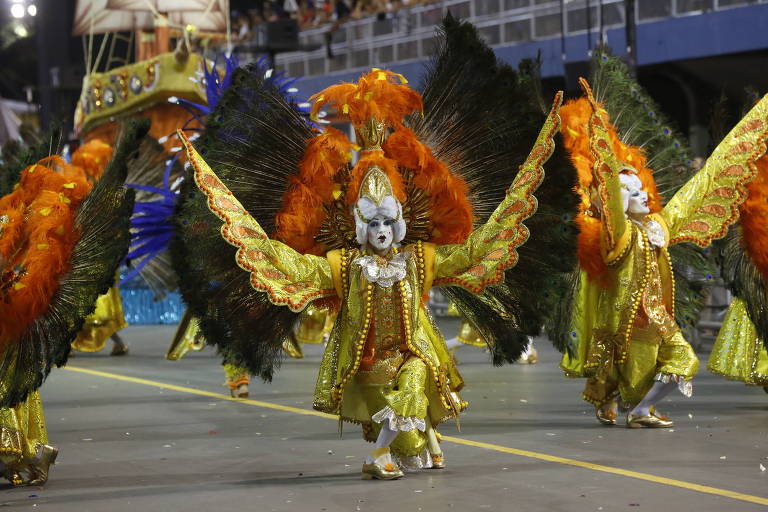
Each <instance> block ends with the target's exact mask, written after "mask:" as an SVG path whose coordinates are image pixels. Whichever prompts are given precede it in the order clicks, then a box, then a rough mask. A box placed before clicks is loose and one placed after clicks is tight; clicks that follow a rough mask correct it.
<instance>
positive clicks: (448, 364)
mask: <svg viewBox="0 0 768 512" xmlns="http://www.w3.org/2000/svg"><path fill="white" fill-rule="evenodd" d="M393 78H395V79H396V77H395V76H394V75H392V74H391V73H389V72H386V71H378V70H374V71H373V72H372V73H371V74H370V75H367V76H366V77H364V78H363V79H361V82H360V83H359V84H358V85H357V86H355V87H354V89H352V96H354V95H358V96H363V95H365V94H368V93H369V92H373V94H377V93H378V91H376V89H373V88H371V89H370V90H366V89H365V87H366V86H367V85H368V84H374V85H376V86H379V87H381V86H384V87H383V89H384V91H386V92H387V93H394V94H398V93H400V94H408V93H407V91H405V90H404V89H407V87H405V86H402V85H401V86H398V85H395V84H394V83H392V79H393ZM366 82H367V83H366ZM340 87H341V86H340ZM344 87H346V86H344ZM349 91H350V89H349V88H347V89H346V90H345V91H339V89H333V88H331V89H329V90H326V91H324V92H323V93H321V94H320V95H318V96H317V97H316V98H319V99H316V103H315V108H319V106H321V105H322V104H324V100H323V98H324V97H325V98H328V99H327V100H326V101H332V102H336V101H337V99H336V98H339V97H345V96H341V95H343V94H344V93H347V94H348V93H349ZM379 94H381V93H379ZM335 95H339V96H336V97H334V96H335ZM329 98H333V99H329ZM411 98H413V96H411ZM416 98H417V97H416ZM350 99H351V96H350ZM374 101H378V102H379V103H378V106H379V108H382V110H381V111H379V115H380V116H382V118H383V119H380V118H377V117H372V113H371V111H370V110H367V111H365V112H364V113H363V114H364V117H365V119H364V121H363V122H360V121H358V119H359V117H358V118H355V117H353V119H352V120H353V122H356V127H357V129H358V136H359V139H358V140H360V141H361V142H363V148H362V150H361V160H360V162H358V164H357V166H356V167H355V169H353V170H352V176H355V174H358V175H359V174H361V173H363V172H364V174H363V176H362V178H361V179H360V181H359V182H358V184H357V186H356V187H355V186H354V181H353V182H352V183H351V184H350V191H354V192H355V193H356V194H357V200H356V202H355V203H354V208H353V212H354V221H355V240H356V242H357V244H358V246H359V248H355V249H340V250H333V251H331V252H329V253H328V254H327V256H326V257H324V258H323V257H319V256H313V255H308V254H304V255H302V254H301V253H299V252H297V251H295V250H294V249H291V248H290V246H288V245H286V244H283V243H281V242H278V241H277V240H274V239H270V238H267V237H266V234H265V233H264V231H263V229H262V228H261V226H260V225H259V224H258V223H257V222H256V221H255V220H254V219H253V217H251V216H250V215H249V214H248V213H247V212H246V211H245V210H244V209H243V208H242V207H241V206H240V204H239V202H238V201H237V199H236V198H235V197H234V196H233V195H232V194H231V193H230V192H229V190H228V189H227V188H226V187H225V186H224V185H223V184H222V183H221V182H220V181H219V180H218V178H217V177H216V175H215V174H214V173H213V172H212V171H211V169H210V168H209V167H208V165H207V164H206V163H205V161H204V160H203V159H202V158H201V157H200V156H199V155H198V154H197V153H196V151H195V150H194V149H193V148H192V146H191V145H189V144H187V151H188V157H189V160H190V162H191V163H192V165H193V166H194V168H195V180H196V182H197V184H198V186H199V187H200V189H201V190H202V191H203V192H204V193H205V194H206V195H207V196H208V198H209V199H208V201H209V206H210V207H211V209H212V211H213V212H214V213H215V214H216V215H217V216H218V217H219V218H221V219H222V220H223V221H224V222H225V228H224V234H225V238H226V239H227V240H228V241H229V242H230V243H231V244H233V245H235V246H236V247H238V259H239V261H240V266H241V267H243V268H245V269H248V270H249V271H250V272H251V276H252V284H253V286H254V288H255V289H256V290H260V291H262V292H265V293H267V294H268V297H269V300H270V301H271V302H272V303H273V304H280V305H285V306H287V307H289V308H290V309H292V310H294V311H300V310H301V309H303V308H304V307H306V305H307V304H308V303H309V302H310V301H312V300H316V299H319V298H322V297H337V298H338V299H340V307H341V310H340V314H339V317H338V320H337V323H336V327H335V328H334V331H333V332H332V334H331V339H330V341H329V343H328V347H327V349H326V351H325V355H324V357H323V362H322V364H321V369H320V375H319V377H318V383H317V388H316V391H315V401H314V405H315V408H317V409H319V410H322V411H326V412H332V413H336V414H338V415H339V417H340V418H341V419H342V420H345V421H351V422H354V423H361V424H362V425H363V428H364V434H365V437H366V438H367V439H369V440H371V441H375V443H376V448H375V449H374V450H373V451H372V452H371V453H370V455H369V456H368V458H367V459H366V463H365V464H364V465H363V476H364V477H366V478H379V479H392V478H399V477H401V476H402V472H401V471H400V470H399V469H398V468H397V467H396V466H394V465H393V463H392V459H391V457H390V445H391V447H392V449H393V450H394V452H395V453H396V454H398V455H399V456H400V457H401V459H403V460H407V461H409V462H411V461H414V460H415V461H417V464H418V466H419V467H424V466H426V467H438V468H440V467H443V465H444V463H443V456H442V451H441V449H440V447H439V444H438V442H437V435H436V433H435V430H434V427H435V426H436V425H437V424H439V423H441V422H442V421H445V420H446V419H449V418H453V417H455V416H456V415H457V414H458V413H459V412H460V411H461V410H463V408H464V407H465V406H466V403H465V402H463V401H462V400H461V399H460V398H459V396H458V394H457V392H458V391H459V390H460V389H461V387H462V386H463V380H462V378H461V376H460V375H459V373H458V371H457V370H456V368H455V367H454V366H453V363H452V361H451V359H450V357H449V356H448V354H447V350H446V347H445V343H444V341H443V339H442V338H441V337H440V334H439V332H438V331H437V330H436V329H435V328H434V326H433V323H432V322H431V320H430V319H429V316H428V313H427V311H426V308H425V306H424V304H423V302H422V300H421V296H422V295H423V294H425V293H426V292H428V290H429V289H430V288H431V287H432V286H434V285H443V286H446V285H449V286H450V285H453V286H463V287H465V288H466V289H469V290H475V291H479V290H482V289H483V287H484V286H485V285H486V284H489V283H492V282H494V281H495V280H497V279H499V277H498V276H499V275H500V273H501V270H502V269H504V268H506V267H507V266H509V265H511V264H513V263H514V260H515V256H514V248H513V247H514V244H513V243H510V242H511V240H515V239H517V240H521V241H522V238H518V237H517V235H513V233H516V232H518V231H519V230H521V229H525V228H524V227H523V226H522V224H521V221H522V220H523V219H524V218H525V217H527V216H528V215H530V213H532V211H531V209H530V208H531V207H532V206H533V205H534V204H535V199H533V196H532V195H531V194H532V192H533V190H534V189H535V184H536V183H538V182H540V180H541V174H542V172H543V168H542V167H541V165H542V164H543V162H544V161H546V159H547V158H548V156H549V154H550V153H551V149H552V140H551V139H552V137H553V136H554V133H556V132H555V131H556V129H557V105H555V107H554V109H553V112H552V113H551V114H550V117H549V118H548V120H547V123H546V124H545V126H544V128H543V129H542V132H541V134H540V135H539V138H538V140H537V142H536V146H535V147H536V148H541V149H537V150H534V152H533V153H532V154H531V157H530V158H529V160H528V161H527V162H526V163H525V164H524V165H523V166H522V168H521V171H520V174H518V177H517V179H516V180H515V182H514V183H513V185H512V187H511V188H510V190H509V191H508V193H507V196H506V198H505V199H504V200H503V202H502V203H501V204H500V205H499V206H498V207H497V209H496V213H495V214H494V215H493V216H492V219H491V220H490V221H489V222H488V223H486V224H485V225H483V226H482V227H480V228H478V229H476V230H475V231H474V232H473V233H472V234H471V235H470V236H469V237H468V239H467V240H466V242H464V243H463V244H449V245H441V246H438V245H434V244H430V243H423V242H421V241H417V242H415V243H412V244H408V245H406V246H403V247H401V246H400V245H401V242H402V241H403V240H404V239H405V237H406V230H407V226H406V221H405V218H404V216H403V207H402V204H401V202H400V201H399V200H398V199H397V196H396V194H397V192H396V191H395V189H394V188H393V185H392V182H391V179H390V176H388V174H387V173H386V172H385V169H393V167H394V166H393V163H394V162H392V161H391V160H389V159H388V158H387V157H386V156H384V151H383V150H382V149H381V144H382V143H384V141H385V138H386V130H387V128H388V127H389V126H393V127H395V126H397V125H396V123H397V122H399V121H400V119H398V118H395V120H394V121H393V120H391V118H390V119H389V120H388V119H387V117H385V116H388V115H389V113H388V112H386V110H383V107H384V104H383V103H381V99H379V98H376V97H373V98H371V97H370V96H369V99H368V102H369V104H373V102H374ZM412 101H415V100H412ZM417 105H418V103H414V104H413V107H416V106H417ZM413 107H410V108H413ZM400 115H402V114H400ZM369 116H370V117H369ZM387 121H388V122H387ZM358 169H359V171H357V173H356V170H358ZM395 172H396V171H395ZM537 175H538V176H539V177H535V176H537ZM353 180H354V178H353ZM516 205H520V206H519V207H518V206H516ZM526 205H527V206H526ZM515 212H518V213H515ZM523 212H528V213H523ZM507 232H509V235H506V233H507Z"/></svg>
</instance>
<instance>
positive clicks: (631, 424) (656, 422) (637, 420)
mask: <svg viewBox="0 0 768 512" xmlns="http://www.w3.org/2000/svg"><path fill="white" fill-rule="evenodd" d="M674 424H675V422H674V421H672V420H666V419H662V418H659V417H658V416H654V415H653V414H649V415H648V416H640V415H639V414H632V413H629V414H627V428H668V427H672V426H674Z"/></svg>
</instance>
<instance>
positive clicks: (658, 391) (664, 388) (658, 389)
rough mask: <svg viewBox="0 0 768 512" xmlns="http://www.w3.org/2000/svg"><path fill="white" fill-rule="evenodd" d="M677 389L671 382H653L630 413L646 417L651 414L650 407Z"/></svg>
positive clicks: (675, 384) (674, 383)
mask: <svg viewBox="0 0 768 512" xmlns="http://www.w3.org/2000/svg"><path fill="white" fill-rule="evenodd" d="M675 388H677V382H674V381H671V382H667V383H666V384H665V383H663V382H660V381H658V380H657V381H655V382H654V383H653V386H651V389H649V390H648V392H647V393H646V394H645V396H644V397H643V399H642V400H640V403H639V404H637V405H636V406H635V408H634V409H632V411H631V413H632V414H634V415H636V416H648V415H649V414H650V413H651V407H653V406H654V405H656V404H657V403H659V402H660V401H661V400H662V399H663V398H664V397H665V396H667V395H668V394H670V393H671V392H672V391H673V390H674V389H675Z"/></svg>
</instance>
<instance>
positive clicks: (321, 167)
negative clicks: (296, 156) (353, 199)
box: [274, 127, 353, 255]
mask: <svg viewBox="0 0 768 512" xmlns="http://www.w3.org/2000/svg"><path fill="white" fill-rule="evenodd" d="M352 146H353V144H352V143H351V142H350V141H349V139H347V137H346V136H344V134H343V133H341V132H340V131H339V130H336V129H335V128H331V127H328V128H327V129H326V131H325V133H323V134H321V135H318V136H316V137H313V138H311V139H309V141H307V147H306V149H305V150H304V157H303V158H302V160H301V162H299V173H298V174H296V175H294V176H292V177H291V178H290V183H289V185H288V189H287V190H286V192H285V195H284V196H283V207H282V208H281V209H280V212H279V213H278V214H277V217H276V218H275V226H276V230H275V234H274V238H275V239H276V240H280V241H281V242H284V243H286V244H288V245H289V246H291V247H292V248H294V249H296V250H297V251H299V252H301V253H305V254H306V253H309V254H317V255H320V254H324V249H323V247H322V246H321V245H319V244H318V243H317V242H315V234H316V233H317V230H318V229H319V228H320V224H322V222H323V219H324V218H325V210H324V209H323V204H325V203H327V202H329V201H331V200H332V199H334V194H340V193H341V186H340V185H339V184H336V183H334V177H335V175H336V173H337V172H338V171H339V169H340V168H341V166H342V165H344V164H346V163H347V162H348V161H349V159H350V158H351V156H352V154H351V151H352Z"/></svg>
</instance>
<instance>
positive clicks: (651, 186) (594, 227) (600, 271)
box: [560, 97, 662, 282]
mask: <svg viewBox="0 0 768 512" xmlns="http://www.w3.org/2000/svg"><path fill="white" fill-rule="evenodd" d="M598 108H599V111H598V114H599V115H600V116H601V118H602V119H603V121H604V124H605V126H607V127H608V135H609V137H610V139H611V146H612V149H613V153H614V155H616V158H617V159H618V160H619V161H621V162H623V163H625V164H626V165H627V166H629V167H632V168H634V169H635V170H637V176H638V178H640V181H641V182H642V184H643V190H645V191H646V192H647V193H648V208H649V209H650V211H651V213H656V212H659V211H660V210H661V206H662V205H661V197H660V195H659V192H658V190H657V189H656V182H655V180H654V179H653V171H652V170H651V169H649V168H648V167H647V166H646V163H647V159H646V156H645V153H644V152H643V150H642V149H641V148H639V147H637V146H630V145H628V144H625V143H624V142H622V141H621V139H620V138H619V136H618V133H617V132H616V128H615V127H614V126H613V124H611V122H610V120H609V119H608V113H607V112H606V111H605V110H604V109H603V108H602V107H601V106H598ZM592 113H593V107H592V105H591V103H590V101H589V100H588V99H587V98H585V97H582V98H579V99H576V100H571V101H569V102H567V103H566V104H565V105H563V106H562V108H561V109H560V117H561V119H562V125H561V128H560V130H561V132H562V134H563V143H564V145H565V147H566V149H567V150H568V153H569V155H570V158H571V162H572V163H573V166H574V167H575V168H576V170H577V172H578V178H579V184H578V187H577V188H576V192H577V193H578V194H579V196H580V197H581V204H580V206H579V214H578V215H577V217H576V222H577V224H578V226H579V236H578V256H579V264H580V266H581V268H583V269H584V270H585V271H586V272H587V275H588V276H589V277H590V279H592V280H595V281H599V282H603V281H604V279H603V277H604V276H605V271H606V269H607V267H606V266H605V263H604V262H603V258H602V255H601V253H600V232H601V229H602V225H601V221H600V216H599V212H598V210H597V208H596V204H594V202H593V198H594V197H596V194H595V191H594V188H595V185H596V183H595V182H594V175H593V172H592V170H593V168H594V165H595V158H594V155H593V154H592V151H591V149H590V133H589V123H590V117H591V116H592Z"/></svg>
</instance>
